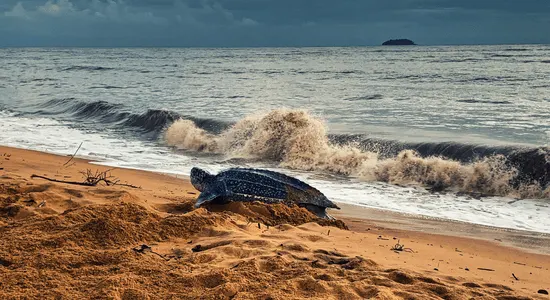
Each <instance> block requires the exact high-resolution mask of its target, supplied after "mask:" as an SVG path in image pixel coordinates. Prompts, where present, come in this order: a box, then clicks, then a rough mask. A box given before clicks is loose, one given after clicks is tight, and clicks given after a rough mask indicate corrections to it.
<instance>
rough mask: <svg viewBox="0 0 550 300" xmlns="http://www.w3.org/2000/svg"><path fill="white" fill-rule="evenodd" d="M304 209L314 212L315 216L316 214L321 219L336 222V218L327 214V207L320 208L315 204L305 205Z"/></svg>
mask: <svg viewBox="0 0 550 300" xmlns="http://www.w3.org/2000/svg"><path fill="white" fill-rule="evenodd" d="M303 207H304V208H305V209H307V210H309V211H310V212H312V213H313V214H315V215H316V216H317V217H319V218H322V219H327V220H334V218H333V217H332V216H331V215H329V214H327V211H326V208H325V207H320V206H317V205H313V204H304V205H303Z"/></svg>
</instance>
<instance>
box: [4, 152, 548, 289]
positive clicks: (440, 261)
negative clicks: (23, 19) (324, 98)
mask: <svg viewBox="0 0 550 300" xmlns="http://www.w3.org/2000/svg"><path fill="white" fill-rule="evenodd" d="M67 159H68V158H67V157H62V156H56V155H50V154H45V153H41V152H35V151H28V150H20V149H13V148H6V147H0V299H20V298H26V299H87V298H93V299H304V298H319V299H365V298H367V299H368V298H373V299H549V297H548V296H547V295H543V294H538V293H537V292H538V291H539V290H541V289H544V290H547V291H549V290H550V272H549V270H548V269H549V268H550V256H548V255H546V254H537V253H532V252H528V251H525V250H522V249H519V248H513V247H509V246H504V245H502V243H499V242H498V241H490V240H487V239H486V240H482V239H479V238H483V237H478V238H477V239H473V238H467V237H459V236H453V235H441V234H433V233H425V232H420V231H418V230H404V229H403V228H398V227H399V226H395V224H397V221H395V219H392V215H391V214H387V219H388V220H387V221H381V219H384V218H380V219H378V220H377V221H373V220H368V219H365V218H362V217H361V215H360V214H357V213H354V212H355V211H356V210H352V209H350V208H349V207H344V208H343V212H342V213H340V214H338V216H344V217H343V219H342V220H343V222H341V221H340V222H326V221H321V220H318V219H316V218H315V216H313V215H312V214H310V213H309V212H308V211H307V210H304V209H300V208H296V207H293V208H291V207H287V206H284V205H271V206H268V205H264V204H261V203H250V204H242V203H232V204H229V205H224V206H217V207H214V206H213V207H209V208H208V209H205V208H201V209H197V210H194V209H193V202H194V199H195V198H196V197H197V195H198V193H197V191H196V190H194V189H193V187H192V186H191V185H190V184H189V181H188V180H187V179H186V178H176V177H174V176H168V175H162V174H157V173H150V172H143V171H136V170H127V169H115V170H112V171H111V174H112V175H113V176H115V177H117V178H119V179H120V180H121V183H128V184H132V185H135V186H139V187H141V188H139V189H136V188H130V187H124V186H120V185H115V186H105V185H100V186H95V187H88V186H78V185H71V184H64V183H54V182H49V181H46V180H44V179H40V178H34V179H31V175H33V174H36V175H40V176H45V177H49V178H55V179H58V180H67V181H80V180H82V177H81V174H79V171H83V170H86V169H92V170H94V171H95V170H96V169H99V170H106V169H107V167H103V166H97V165H93V164H90V163H89V162H87V161H85V160H82V159H75V160H74V162H75V163H74V164H72V163H71V164H70V166H69V167H65V166H63V164H64V163H65V162H66V161H67ZM346 211H347V215H348V217H345V216H346ZM380 214H383V213H380ZM335 215H336V214H335ZM392 220H393V221H392ZM394 221H395V222H394ZM392 222H393V225H394V226H392ZM344 223H346V224H344ZM442 224H443V223H442ZM442 226H443V225H442ZM411 227H414V226H411ZM425 228H427V229H426V230H428V229H429V227H425ZM471 228H474V227H471ZM546 241H547V240H545V239H543V240H542V242H546ZM397 243H400V244H403V245H404V248H403V249H401V250H403V251H395V250H391V248H392V247H394V246H395V245H396V244H397ZM542 248H544V247H542ZM512 274H513V275H512ZM514 276H515V277H516V278H517V279H516V278H514Z"/></svg>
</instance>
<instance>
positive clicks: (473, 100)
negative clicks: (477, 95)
mask: <svg viewBox="0 0 550 300" xmlns="http://www.w3.org/2000/svg"><path fill="white" fill-rule="evenodd" d="M456 102H462V103H483V104H512V102H510V101H498V100H477V99H461V100H456Z"/></svg>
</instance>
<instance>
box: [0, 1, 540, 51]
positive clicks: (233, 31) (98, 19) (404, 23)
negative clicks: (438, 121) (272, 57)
mask: <svg viewBox="0 0 550 300" xmlns="http://www.w3.org/2000/svg"><path fill="white" fill-rule="evenodd" d="M548 28H550V1H548V0H525V1H514V0H462V1H459V0H393V1H380V0H339V1H336V0H217V1H214V0H26V1H15V0H3V1H2V3H1V4H0V46H4V47H5V46H105V47H112V46H184V47H193V46H197V47H220V46H221V47H247V46H360V45H378V44H380V43H381V42H383V41H384V40H386V39H389V38H410V39H413V40H415V41H416V42H417V43H419V44H424V45H433V44H505V43H550V34H549V33H548Z"/></svg>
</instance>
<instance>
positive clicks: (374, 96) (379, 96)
mask: <svg viewBox="0 0 550 300" xmlns="http://www.w3.org/2000/svg"><path fill="white" fill-rule="evenodd" d="M379 99H384V95H382V94H372V95H365V96H357V97H349V98H346V99H345V100H348V101H361V100H379Z"/></svg>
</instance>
